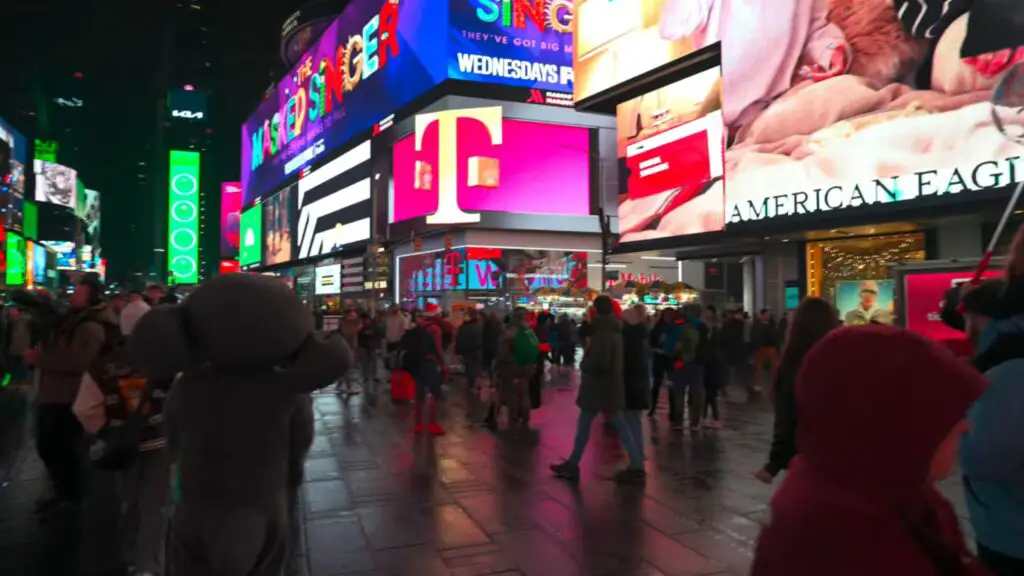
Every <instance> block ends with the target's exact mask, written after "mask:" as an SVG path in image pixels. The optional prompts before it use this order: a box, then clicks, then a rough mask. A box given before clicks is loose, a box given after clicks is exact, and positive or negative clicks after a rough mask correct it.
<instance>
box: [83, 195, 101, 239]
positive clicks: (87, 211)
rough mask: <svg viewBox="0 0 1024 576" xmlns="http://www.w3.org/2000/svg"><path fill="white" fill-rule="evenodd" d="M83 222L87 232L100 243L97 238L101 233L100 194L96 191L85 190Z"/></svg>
mask: <svg viewBox="0 0 1024 576" xmlns="http://www.w3.org/2000/svg"><path fill="white" fill-rule="evenodd" d="M82 220H83V221H84V222H85V231H86V233H88V234H89V236H90V237H91V238H92V239H93V241H94V242H99V238H97V236H98V235H99V233H100V193H99V192H98V191H96V190H90V189H89V188H86V189H85V205H84V209H83V210H82Z"/></svg>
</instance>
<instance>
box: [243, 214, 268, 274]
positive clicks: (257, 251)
mask: <svg viewBox="0 0 1024 576" xmlns="http://www.w3.org/2000/svg"><path fill="white" fill-rule="evenodd" d="M241 223H242V228H241V232H240V234H239V235H240V237H241V245H240V246H239V249H238V264H239V265H240V266H242V267H243V268H245V267H248V266H253V265H259V263H260V261H261V260H262V256H263V250H262V248H263V207H262V206H260V205H256V206H253V207H252V208H249V209H248V210H246V211H245V212H242V217H241Z"/></svg>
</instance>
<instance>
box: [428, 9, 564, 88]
mask: <svg viewBox="0 0 1024 576" xmlns="http://www.w3.org/2000/svg"><path fill="white" fill-rule="evenodd" d="M449 9H450V11H451V15H450V20H449V22H450V25H449V28H448V42H449V46H448V77H449V78H454V79H457V80H471V81H474V82H487V83H490V84H504V85H507V86H520V87H524V88H538V89H542V90H556V91H559V92H567V93H571V92H572V79H573V76H572V18H573V5H572V1H571V0H449Z"/></svg>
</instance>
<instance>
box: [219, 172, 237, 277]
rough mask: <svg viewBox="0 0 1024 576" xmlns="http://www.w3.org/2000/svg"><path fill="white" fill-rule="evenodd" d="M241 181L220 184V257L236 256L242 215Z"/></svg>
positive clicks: (231, 257)
mask: <svg viewBox="0 0 1024 576" xmlns="http://www.w3.org/2000/svg"><path fill="white" fill-rule="evenodd" d="M241 212H242V183H241V182H221V185H220V257H221V258H224V259H227V260H232V259H234V258H238V233H239V226H240V224H241V222H240V220H241V217H242V214H241Z"/></svg>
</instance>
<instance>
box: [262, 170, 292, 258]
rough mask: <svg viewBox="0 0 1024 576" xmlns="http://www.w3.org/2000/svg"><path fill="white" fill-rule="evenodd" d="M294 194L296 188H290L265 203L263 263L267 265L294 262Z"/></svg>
mask: <svg viewBox="0 0 1024 576" xmlns="http://www.w3.org/2000/svg"><path fill="white" fill-rule="evenodd" d="M294 192H295V186H288V187H286V188H284V189H283V190H281V191H280V192H278V193H277V194H274V195H273V196H271V197H269V198H267V199H266V200H264V201H263V243H264V246H263V263H264V264H266V265H271V264H283V263H285V262H290V261H291V260H292V245H293V241H292V239H293V234H292V228H293V226H294V222H295V194H294Z"/></svg>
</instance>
